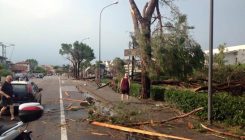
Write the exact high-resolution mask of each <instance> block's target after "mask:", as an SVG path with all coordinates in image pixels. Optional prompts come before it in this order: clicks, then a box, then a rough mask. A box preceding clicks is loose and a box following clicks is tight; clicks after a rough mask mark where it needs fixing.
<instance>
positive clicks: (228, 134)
mask: <svg viewBox="0 0 245 140" xmlns="http://www.w3.org/2000/svg"><path fill="white" fill-rule="evenodd" d="M201 126H202V128H204V129H206V130H208V131H211V132H214V133H218V134H220V135H224V136H229V137H233V138H237V139H241V140H245V136H239V135H235V134H231V133H228V132H221V131H218V130H214V129H211V128H208V127H207V126H205V125H203V124H201Z"/></svg>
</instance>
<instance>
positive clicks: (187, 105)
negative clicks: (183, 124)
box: [164, 90, 245, 125]
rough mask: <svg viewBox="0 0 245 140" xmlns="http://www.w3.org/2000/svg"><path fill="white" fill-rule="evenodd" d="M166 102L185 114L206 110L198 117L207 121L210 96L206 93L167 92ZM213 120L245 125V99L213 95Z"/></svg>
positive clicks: (218, 94) (221, 94)
mask: <svg viewBox="0 0 245 140" xmlns="http://www.w3.org/2000/svg"><path fill="white" fill-rule="evenodd" d="M164 95H165V101H166V102H170V103H174V104H175V105H176V106H177V107H179V108H180V109H182V110H183V111H184V112H189V111H191V110H194V109H195V108H198V107H204V110H203V111H201V112H198V113H197V115H198V116H200V117H201V118H202V119H207V115H208V107H207V105H208V95H207V94H205V93H193V92H191V91H177V90H166V91H165V93H164ZM212 117H213V118H212V119H213V120H214V121H222V122H225V123H227V124H230V125H242V124H244V123H245V97H235V96H231V95H228V94H226V93H216V94H214V95H213V110H212Z"/></svg>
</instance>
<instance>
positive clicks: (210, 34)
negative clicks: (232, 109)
mask: <svg viewBox="0 0 245 140" xmlns="http://www.w3.org/2000/svg"><path fill="white" fill-rule="evenodd" d="M213 12H214V0H210V23H209V68H208V123H209V124H210V125H211V124H212V102H213V101H212V96H213V94H212V76H213V18H214V14H213Z"/></svg>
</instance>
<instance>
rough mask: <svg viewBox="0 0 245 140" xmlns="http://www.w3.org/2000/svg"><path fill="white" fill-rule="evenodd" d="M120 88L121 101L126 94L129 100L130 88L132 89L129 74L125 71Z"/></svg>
mask: <svg viewBox="0 0 245 140" xmlns="http://www.w3.org/2000/svg"><path fill="white" fill-rule="evenodd" d="M120 90H121V101H123V99H124V95H125V96H126V99H127V101H128V99H129V90H130V80H129V78H128V74H127V73H125V75H124V77H123V78H122V79H121V82H120Z"/></svg>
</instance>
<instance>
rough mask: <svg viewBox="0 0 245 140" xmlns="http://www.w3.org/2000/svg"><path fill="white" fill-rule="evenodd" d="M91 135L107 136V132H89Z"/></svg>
mask: <svg viewBox="0 0 245 140" xmlns="http://www.w3.org/2000/svg"><path fill="white" fill-rule="evenodd" d="M91 134H93V135H98V136H109V134H103V133H97V132H91Z"/></svg>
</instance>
